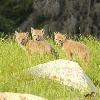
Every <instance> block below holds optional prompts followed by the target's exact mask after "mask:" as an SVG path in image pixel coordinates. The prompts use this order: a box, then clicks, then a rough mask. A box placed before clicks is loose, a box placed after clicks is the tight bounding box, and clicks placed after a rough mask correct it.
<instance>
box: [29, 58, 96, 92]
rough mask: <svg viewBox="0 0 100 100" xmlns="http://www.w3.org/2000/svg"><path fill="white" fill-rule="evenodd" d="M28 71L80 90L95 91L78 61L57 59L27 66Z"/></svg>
mask: <svg viewBox="0 0 100 100" xmlns="http://www.w3.org/2000/svg"><path fill="white" fill-rule="evenodd" d="M27 72H28V73H31V74H35V75H38V76H40V77H44V78H45V77H48V78H49V79H53V80H57V81H58V82H59V83H60V84H63V85H67V86H71V87H73V88H75V89H78V90H80V91H81V92H92V91H93V92H95V85H94V84H93V82H92V81H91V79H90V78H89V77H88V76H87V75H86V74H85V72H84V71H83V70H82V68H81V67H80V66H79V64H78V63H76V62H73V61H69V60H63V59H58V60H54V61H49V62H47V63H44V64H39V65H37V66H35V67H32V68H28V69H27Z"/></svg>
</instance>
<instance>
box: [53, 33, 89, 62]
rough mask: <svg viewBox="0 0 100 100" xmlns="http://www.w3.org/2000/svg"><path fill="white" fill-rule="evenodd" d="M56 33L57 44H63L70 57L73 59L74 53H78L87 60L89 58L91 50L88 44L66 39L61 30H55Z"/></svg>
mask: <svg viewBox="0 0 100 100" xmlns="http://www.w3.org/2000/svg"><path fill="white" fill-rule="evenodd" d="M54 35H55V42H56V44H57V45H59V46H62V48H63V49H64V52H65V53H66V55H67V56H68V57H69V59H72V57H73V55H78V56H79V58H81V59H82V60H84V61H85V62H87V61H88V60H89V51H88V48H87V46H86V45H84V44H82V43H80V42H77V41H73V40H65V37H64V36H63V35H62V34H61V33H60V32H54Z"/></svg>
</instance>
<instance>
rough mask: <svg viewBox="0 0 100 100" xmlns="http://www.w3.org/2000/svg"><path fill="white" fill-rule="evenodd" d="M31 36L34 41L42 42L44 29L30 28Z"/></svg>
mask: <svg viewBox="0 0 100 100" xmlns="http://www.w3.org/2000/svg"><path fill="white" fill-rule="evenodd" d="M31 34H32V38H33V40H34V41H41V40H43V35H44V29H41V30H40V29H34V28H32V27H31Z"/></svg>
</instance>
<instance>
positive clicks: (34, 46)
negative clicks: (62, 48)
mask: <svg viewBox="0 0 100 100" xmlns="http://www.w3.org/2000/svg"><path fill="white" fill-rule="evenodd" d="M28 35H29V33H28V32H20V33H18V32H17V31H15V38H16V41H17V42H18V43H19V44H20V46H21V47H22V48H24V49H25V50H26V51H27V52H28V53H29V54H32V53H38V54H40V55H43V54H52V55H54V53H55V50H54V49H53V48H52V47H51V45H50V44H49V43H48V42H46V41H33V40H28Z"/></svg>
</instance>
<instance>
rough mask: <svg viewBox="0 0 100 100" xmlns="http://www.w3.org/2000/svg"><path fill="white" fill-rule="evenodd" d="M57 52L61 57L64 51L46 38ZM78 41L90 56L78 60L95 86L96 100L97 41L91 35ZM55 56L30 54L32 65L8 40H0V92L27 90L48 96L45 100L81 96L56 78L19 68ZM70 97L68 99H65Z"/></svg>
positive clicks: (99, 89) (99, 92)
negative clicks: (84, 45)
mask: <svg viewBox="0 0 100 100" xmlns="http://www.w3.org/2000/svg"><path fill="white" fill-rule="evenodd" d="M48 41H49V42H50V43H51V44H52V46H53V47H54V48H55V49H56V51H57V52H58V54H59V58H64V59H67V58H66V57H65V54H64V53H63V52H62V50H61V48H59V47H58V46H56V45H55V43H54V42H53V41H52V40H48ZM79 41H81V42H83V43H85V44H86V45H87V46H88V47H89V50H90V55H91V59H90V62H89V64H88V65H86V64H83V63H82V62H79V63H80V65H81V66H82V68H83V70H84V71H85V72H86V74H87V75H88V76H89V77H90V78H91V80H92V81H93V82H94V84H95V85H96V87H97V96H96V97H95V100H100V87H99V86H100V41H97V40H96V39H93V38H92V37H88V38H85V37H83V36H81V37H80V39H79ZM54 59H55V58H54V57H52V56H50V55H48V56H46V57H41V56H39V55H33V56H32V64H31V65H30V64H29V60H28V55H26V53H25V51H24V50H23V49H22V48H20V47H19V45H18V44H17V43H16V42H15V41H13V40H11V39H7V40H4V39H3V38H1V39H0V91H7V92H21V93H31V94H34V95H38V96H42V97H45V98H48V99H49V100H55V99H60V100H66V98H75V97H82V96H83V94H81V93H80V91H78V90H74V89H73V88H71V87H67V86H63V85H61V84H59V83H58V82H56V81H53V80H49V79H47V78H46V79H44V78H40V77H37V76H35V75H34V76H32V75H29V74H27V73H23V69H26V68H29V67H32V66H35V65H38V64H40V63H45V62H48V61H50V60H54ZM69 100H71V99H69Z"/></svg>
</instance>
